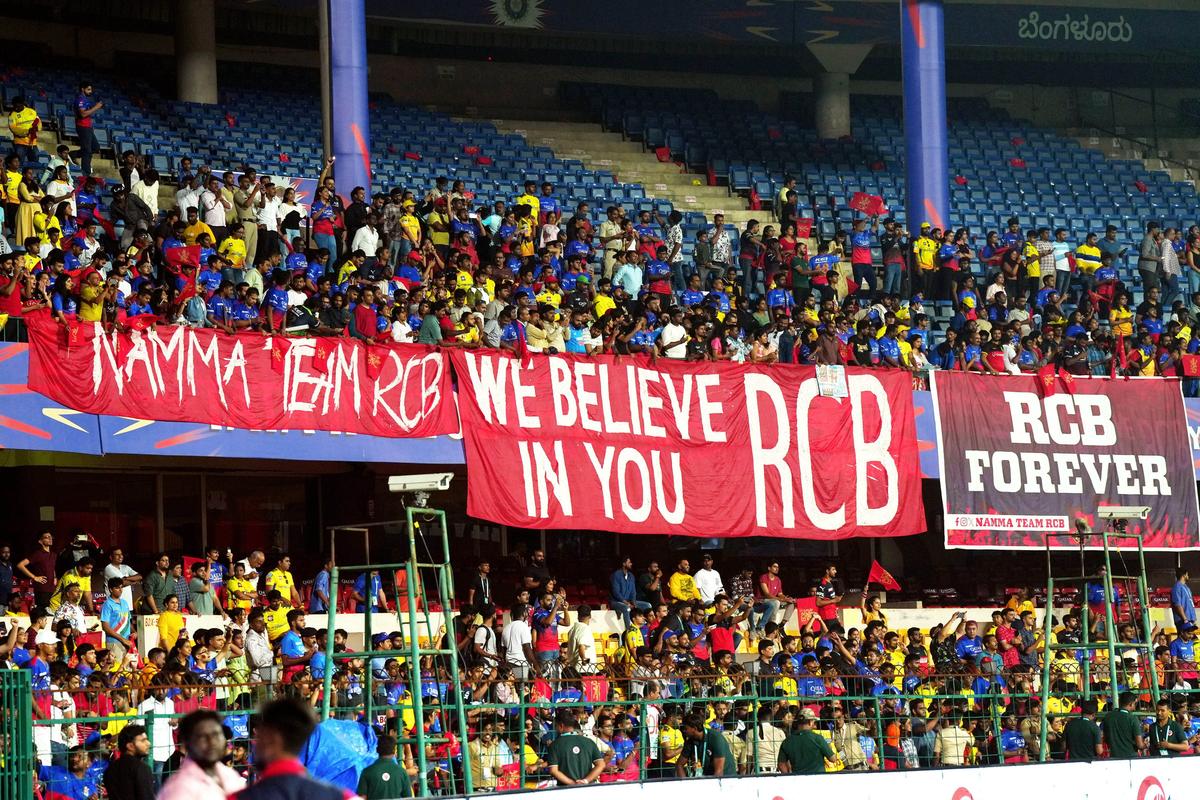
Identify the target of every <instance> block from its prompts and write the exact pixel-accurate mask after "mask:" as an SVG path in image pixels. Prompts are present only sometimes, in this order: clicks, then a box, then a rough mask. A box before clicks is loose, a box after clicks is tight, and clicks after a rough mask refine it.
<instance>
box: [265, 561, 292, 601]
mask: <svg viewBox="0 0 1200 800" xmlns="http://www.w3.org/2000/svg"><path fill="white" fill-rule="evenodd" d="M294 588H296V582H295V581H294V580H293V579H292V573H290V572H285V571H284V570H281V569H273V570H271V571H270V572H268V573H267V591H268V592H269V591H271V590H272V589H274V590H275V591H277V592H279V593H280V594H281V595H283V602H284V605H287V604H289V603H291V601H292V589H294Z"/></svg>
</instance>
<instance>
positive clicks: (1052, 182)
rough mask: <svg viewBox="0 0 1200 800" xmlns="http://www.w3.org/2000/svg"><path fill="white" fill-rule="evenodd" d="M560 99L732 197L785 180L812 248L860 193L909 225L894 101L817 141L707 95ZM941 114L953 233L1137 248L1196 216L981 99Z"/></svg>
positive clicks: (1180, 188)
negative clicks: (845, 131)
mask: <svg viewBox="0 0 1200 800" xmlns="http://www.w3.org/2000/svg"><path fill="white" fill-rule="evenodd" d="M562 89H563V96H564V98H565V99H566V100H567V101H568V102H570V103H572V104H573V105H574V106H575V107H578V108H587V109H591V110H592V111H593V112H594V113H595V114H596V115H597V117H598V118H599V119H600V120H601V121H602V122H603V124H604V125H605V126H606V127H608V128H610V129H614V130H620V131H621V132H622V133H623V134H624V135H625V136H626V137H628V138H631V139H634V140H640V141H643V142H645V144H646V146H647V147H659V146H665V147H668V148H670V150H671V153H672V155H673V156H674V157H676V158H682V159H684V160H685V161H686V162H687V163H688V165H689V166H690V167H692V168H693V169H697V170H707V171H708V173H709V175H710V176H711V177H712V178H715V179H716V180H718V181H722V182H727V183H728V184H729V186H730V187H731V188H732V189H733V190H734V191H737V192H741V193H743V194H748V193H749V192H750V190H751V189H754V190H755V192H756V193H757V194H758V195H759V196H760V197H761V198H763V199H764V201H769V200H770V198H772V197H774V196H775V194H776V193H777V192H778V190H779V187H780V186H782V184H783V180H784V178H785V176H787V175H792V176H794V177H795V178H796V179H797V190H798V191H799V193H800V206H801V208H808V209H811V211H812V214H813V219H814V220H815V221H816V223H817V232H818V233H819V234H820V235H821V236H822V237H823V238H832V236H833V234H834V232H835V231H836V230H837V229H838V228H848V227H849V225H850V224H851V223H852V222H853V219H854V216H855V214H856V212H855V211H853V210H852V209H850V208H849V206H848V201H849V198H850V197H851V196H852V195H853V194H854V193H855V192H859V191H863V192H868V193H870V194H878V195H881V196H882V197H883V198H884V199H885V200H886V201H887V203H888V206H889V207H890V209H891V210H892V215H893V216H895V217H896V218H897V219H898V220H899V221H900V222H901V223H903V224H908V225H910V227H914V228H915V227H916V225H918V224H919V223H920V220H912V221H911V222H910V221H908V220H906V219H905V210H904V189H905V178H904V132H903V119H902V112H901V105H900V99H899V98H898V97H892V96H871V95H865V96H864V95H854V96H852V103H851V105H852V114H853V125H852V134H853V135H852V137H851V138H850V139H849V140H844V141H821V140H820V139H819V138H818V137H817V134H816V131H815V130H812V129H808V128H804V127H802V126H801V125H800V124H799V123H797V122H794V121H790V120H784V119H780V118H778V117H775V116H773V115H769V114H763V113H761V112H758V111H756V110H754V109H753V108H750V107H748V106H747V105H746V104H744V103H730V102H725V101H721V100H720V99H719V98H718V97H717V96H716V94H715V93H713V92H710V91H703V90H676V89H668V88H645V87H626V86H610V85H596V84H565V85H564V86H563V87H562ZM949 110H950V118H951V126H950V169H951V173H952V174H953V175H955V176H959V175H961V176H962V177H963V178H965V179H966V184H965V185H960V184H958V183H957V182H956V183H954V184H952V187H951V200H952V214H953V216H952V219H953V224H954V225H956V226H959V225H962V226H966V227H969V228H971V229H972V231H974V232H977V233H982V232H983V231H986V230H987V229H990V228H997V229H999V228H1003V226H1004V224H1005V222H1006V220H1007V219H1008V217H1009V216H1012V215H1014V214H1015V215H1016V216H1018V217H1019V218H1020V220H1021V225H1022V227H1023V228H1027V227H1041V226H1046V227H1064V228H1067V229H1068V230H1070V231H1071V232H1072V236H1073V237H1081V236H1082V234H1083V233H1084V232H1086V231H1096V232H1102V231H1103V229H1104V227H1105V226H1106V225H1108V224H1110V223H1111V224H1116V225H1117V226H1118V227H1119V228H1120V229H1121V232H1122V236H1123V237H1124V238H1126V239H1128V240H1129V241H1131V242H1134V243H1136V242H1137V241H1139V240H1140V237H1141V231H1142V230H1143V226H1144V224H1145V222H1147V221H1149V220H1152V219H1153V220H1158V221H1160V222H1162V223H1164V224H1165V225H1170V226H1175V227H1180V226H1181V224H1182V225H1183V227H1186V225H1187V224H1190V222H1191V221H1195V219H1196V218H1197V216H1198V214H1200V201H1198V200H1197V196H1196V191H1195V188H1194V187H1193V186H1192V185H1191V184H1189V183H1180V182H1172V181H1171V179H1170V177H1169V176H1168V175H1166V174H1165V173H1162V172H1152V171H1149V170H1147V169H1146V168H1145V166H1144V165H1142V164H1141V163H1140V162H1137V161H1124V160H1109V159H1106V158H1104V156H1103V155H1102V154H1100V153H1098V152H1094V151H1091V150H1086V149H1084V148H1083V147H1082V146H1081V145H1080V144H1079V143H1078V142H1076V141H1075V140H1073V139H1069V138H1065V137H1062V136H1058V135H1056V134H1055V133H1053V132H1050V131H1046V130H1042V129H1039V128H1036V127H1034V126H1032V125H1030V124H1028V123H1025V122H1022V121H1019V120H1013V119H1011V118H1010V117H1009V116H1008V115H1007V114H1006V113H1005V112H1003V111H999V110H997V109H994V108H991V107H990V106H988V105H987V103H986V102H985V101H983V100H981V99H956V100H952V101H951V102H950V106H949ZM1018 160H1019V161H1023V162H1024V163H1023V165H1021V164H1020V163H1019V162H1018ZM1014 162H1017V163H1014ZM1139 184H1140V186H1142V187H1144V188H1145V191H1144V192H1143V191H1142V189H1141V188H1139ZM877 257H878V256H877ZM1131 277H1136V276H1131Z"/></svg>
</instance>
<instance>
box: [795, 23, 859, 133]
mask: <svg viewBox="0 0 1200 800" xmlns="http://www.w3.org/2000/svg"><path fill="white" fill-rule="evenodd" d="M808 50H809V52H810V53H812V54H813V57H814V58H815V59H816V60H817V63H819V64H820V65H821V66H822V67H823V68H824V72H819V73H817V77H816V79H815V80H814V81H813V95H814V96H815V102H814V103H813V115H814V117H815V119H816V127H817V135H818V136H820V137H821V138H822V139H840V138H842V137H843V136H849V135H850V76H851V75H853V74H854V73H855V72H856V71H857V70H858V68H859V67H860V66H862V62H863V61H864V60H865V59H866V57H867V56H868V55H870V53H871V45H869V44H810V45H809V46H808Z"/></svg>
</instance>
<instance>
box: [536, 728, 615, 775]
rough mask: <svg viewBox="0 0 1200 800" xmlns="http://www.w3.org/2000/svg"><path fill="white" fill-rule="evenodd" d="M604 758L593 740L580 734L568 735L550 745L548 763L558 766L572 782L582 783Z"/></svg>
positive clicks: (547, 755) (560, 737) (547, 754)
mask: <svg viewBox="0 0 1200 800" xmlns="http://www.w3.org/2000/svg"><path fill="white" fill-rule="evenodd" d="M603 757H604V754H603V753H601V752H600V748H599V747H597V746H596V743H595V742H593V741H592V740H591V739H589V738H587V737H586V736H582V735H580V734H578V733H566V734H563V735H562V736H559V737H558V738H557V739H555V740H554V742H553V743H552V744H551V745H550V750H549V752H547V753H546V763H547V764H549V765H551V766H557V767H558V769H559V771H560V772H562V774H564V775H566V776H567V777H568V778H570V779H571V780H573V781H581V780H583V779H584V778H586V777H587V776H588V773H589V772H591V771H592V768H593V767H594V766H595V765H596V762H597V761H599V760H600V759H602V758H603Z"/></svg>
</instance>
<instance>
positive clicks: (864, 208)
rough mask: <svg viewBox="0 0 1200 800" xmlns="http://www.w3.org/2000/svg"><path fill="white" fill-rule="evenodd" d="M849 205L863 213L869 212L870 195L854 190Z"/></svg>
mask: <svg viewBox="0 0 1200 800" xmlns="http://www.w3.org/2000/svg"><path fill="white" fill-rule="evenodd" d="M850 207H851V208H853V209H854V210H855V211H861V212H863V213H864V214H869V213H870V212H871V195H869V194H867V193H866V192H855V193H854V194H853V195H851V197H850Z"/></svg>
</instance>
